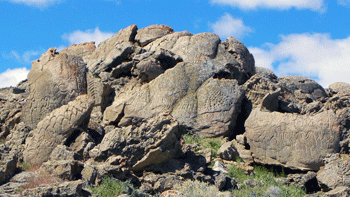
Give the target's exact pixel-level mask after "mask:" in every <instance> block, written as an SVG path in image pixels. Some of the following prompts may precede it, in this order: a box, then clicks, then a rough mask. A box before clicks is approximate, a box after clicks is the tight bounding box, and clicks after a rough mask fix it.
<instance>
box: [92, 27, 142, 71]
mask: <svg viewBox="0 0 350 197" xmlns="http://www.w3.org/2000/svg"><path fill="white" fill-rule="evenodd" d="M136 33H137V26H136V25H131V26H129V27H127V28H125V29H122V30H120V31H119V32H118V33H116V34H114V35H113V36H112V37H111V38H109V39H107V40H105V41H103V42H101V43H100V44H99V45H98V47H97V49H96V50H95V51H94V52H93V53H92V54H91V55H90V58H89V61H88V63H87V67H88V69H89V70H90V71H91V72H92V73H93V74H96V75H98V74H100V73H101V72H103V71H106V70H108V69H111V68H113V67H116V66H117V65H118V64H120V63H121V62H122V61H124V60H125V59H128V55H129V54H131V53H132V52H134V49H135V47H134V46H133V42H134V41H135V35H136Z"/></svg>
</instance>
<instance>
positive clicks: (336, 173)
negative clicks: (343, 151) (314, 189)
mask: <svg viewBox="0 0 350 197" xmlns="http://www.w3.org/2000/svg"><path fill="white" fill-rule="evenodd" d="M324 160H325V166H324V167H323V168H321V170H320V171H318V172H317V180H318V183H319V185H320V187H321V188H322V189H323V190H324V191H329V190H332V189H335V188H337V187H340V186H345V187H350V160H349V156H348V155H340V154H330V155H328V156H327V157H326V158H325V159H324Z"/></svg>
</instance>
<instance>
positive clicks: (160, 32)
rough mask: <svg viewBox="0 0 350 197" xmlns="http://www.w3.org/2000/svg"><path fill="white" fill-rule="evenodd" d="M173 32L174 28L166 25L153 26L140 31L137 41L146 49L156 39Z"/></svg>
mask: <svg viewBox="0 0 350 197" xmlns="http://www.w3.org/2000/svg"><path fill="white" fill-rule="evenodd" d="M173 32H174V30H173V28H171V27H169V26H166V25H151V26H148V27H145V28H142V29H140V30H138V31H137V34H136V37H135V40H136V41H137V42H138V43H139V44H140V46H141V47H144V46H146V45H147V44H149V43H150V42H152V41H154V40H155V39H157V38H160V37H163V36H165V35H167V34H170V33H173Z"/></svg>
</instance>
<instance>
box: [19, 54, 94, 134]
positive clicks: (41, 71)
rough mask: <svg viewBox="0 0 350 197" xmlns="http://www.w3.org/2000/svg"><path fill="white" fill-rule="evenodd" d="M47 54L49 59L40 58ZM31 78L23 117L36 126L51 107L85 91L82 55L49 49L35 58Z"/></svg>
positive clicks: (66, 101) (25, 120)
mask: <svg viewBox="0 0 350 197" xmlns="http://www.w3.org/2000/svg"><path fill="white" fill-rule="evenodd" d="M47 55H49V56H50V59H49V60H48V61H41V60H42V59H45V58H47V57H46V56H47ZM43 63H44V64H43ZM28 82H29V84H30V95H29V97H28V99H27V102H26V104H25V105H24V107H23V111H24V113H23V116H22V120H23V121H24V122H25V123H26V124H27V125H28V126H30V127H31V128H36V124H37V123H38V122H39V121H40V120H42V119H43V118H44V117H45V116H46V115H47V114H48V113H50V112H51V111H52V110H54V109H56V108H58V107H60V106H62V105H65V104H67V103H68V102H69V101H71V100H74V99H75V98H76V97H77V96H78V95H81V94H86V92H87V88H86V86H87V85H86V67H85V63H84V62H83V60H82V58H81V57H76V56H70V55H67V54H65V53H60V54H58V53H57V52H55V50H52V51H50V50H49V51H48V52H47V53H45V54H43V56H42V57H41V58H40V59H39V61H36V62H33V65H32V69H31V70H30V72H29V74H28Z"/></svg>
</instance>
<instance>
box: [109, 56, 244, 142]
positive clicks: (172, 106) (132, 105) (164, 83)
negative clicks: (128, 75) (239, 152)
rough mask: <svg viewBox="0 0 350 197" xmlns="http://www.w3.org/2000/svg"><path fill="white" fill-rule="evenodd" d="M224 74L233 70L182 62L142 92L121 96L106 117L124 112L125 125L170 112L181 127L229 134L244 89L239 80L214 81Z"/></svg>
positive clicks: (203, 62)
mask: <svg viewBox="0 0 350 197" xmlns="http://www.w3.org/2000/svg"><path fill="white" fill-rule="evenodd" d="M220 72H227V73H230V70H229V69H228V68H226V67H225V66H224V65H222V64H219V63H217V62H215V61H213V60H210V59H208V58H204V59H202V60H200V61H198V62H193V63H179V64H177V65H176V66H175V67H174V68H172V69H168V70H167V71H166V72H165V73H164V74H162V75H160V76H159V77H157V78H156V79H154V80H152V81H151V82H150V83H148V84H145V85H143V86H141V87H140V88H139V89H136V88H135V90H134V91H130V92H127V93H126V94H124V95H120V96H119V97H118V98H116V100H115V101H114V103H113V105H112V106H111V107H109V108H107V109H106V111H105V114H107V113H109V114H120V113H121V112H123V114H124V117H123V118H122V119H121V121H120V122H121V123H122V122H125V121H127V120H128V119H130V118H132V117H142V118H151V117H153V116H155V115H157V114H159V113H161V112H164V111H167V110H169V111H170V113H171V115H172V116H174V117H175V118H176V119H177V120H178V121H179V122H180V124H184V125H186V126H188V127H191V128H193V129H194V130H195V131H198V132H201V134H203V135H206V136H222V135H227V134H229V132H230V129H231V128H233V127H234V125H235V118H236V117H237V115H238V113H239V111H240V102H241V100H242V99H243V90H241V88H240V87H239V85H238V84H237V81H236V80H233V79H225V78H224V79H218V78H214V77H215V75H216V74H217V73H220ZM118 106H120V107H118ZM118 109H119V110H121V111H116V110H118ZM104 121H105V122H110V121H114V120H106V119H105V120H104ZM121 123H120V124H121Z"/></svg>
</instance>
